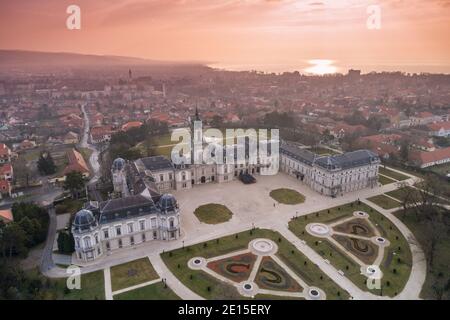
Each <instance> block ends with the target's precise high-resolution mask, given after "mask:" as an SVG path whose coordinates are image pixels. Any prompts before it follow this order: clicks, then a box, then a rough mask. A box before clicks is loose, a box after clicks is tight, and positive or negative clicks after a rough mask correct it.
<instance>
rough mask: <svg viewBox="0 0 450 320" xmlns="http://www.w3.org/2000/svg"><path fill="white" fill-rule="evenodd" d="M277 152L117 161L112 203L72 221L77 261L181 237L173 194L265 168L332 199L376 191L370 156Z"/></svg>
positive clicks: (94, 206) (93, 205)
mask: <svg viewBox="0 0 450 320" xmlns="http://www.w3.org/2000/svg"><path fill="white" fill-rule="evenodd" d="M196 118H198V113H196ZM279 147H280V149H279V153H272V152H271V150H270V149H271V144H268V145H267V148H266V149H267V155H265V156H264V157H263V158H260V157H257V159H256V161H249V160H248V159H249V157H248V154H247V155H246V157H245V161H242V163H239V164H227V163H226V162H225V163H224V164H181V165H176V164H174V163H173V162H172V161H171V160H169V159H168V158H166V157H163V156H154V157H147V158H141V159H138V160H136V161H132V162H131V161H126V160H124V159H120V158H119V159H116V160H114V162H113V164H112V167H111V176H112V181H113V185H114V192H113V194H112V196H111V199H110V200H107V201H104V202H100V203H98V202H93V201H91V202H89V203H87V204H86V205H85V208H84V209H83V210H81V211H79V212H78V213H77V214H76V216H75V219H74V221H73V224H72V234H73V236H74V239H75V251H76V256H77V258H78V259H79V260H81V261H89V260H93V259H96V258H98V257H100V256H102V255H104V254H108V253H109V252H111V251H113V250H116V249H120V248H124V247H132V246H135V245H138V244H141V243H144V242H147V241H152V240H165V241H168V240H173V239H177V238H178V237H180V235H181V229H180V212H179V207H178V203H177V201H176V199H175V197H174V196H173V195H171V194H170V192H171V191H173V190H187V189H191V188H192V187H195V185H200V184H212V183H225V182H228V181H232V180H236V179H241V180H242V181H243V182H244V183H246V182H248V181H253V182H254V181H255V179H254V177H253V175H259V174H261V170H262V169H263V168H276V169H277V170H276V172H278V170H280V171H281V172H284V173H286V174H288V175H290V176H292V177H295V178H296V179H298V181H299V183H302V184H305V185H307V186H308V187H310V188H311V189H313V190H315V191H316V192H318V193H320V194H322V195H325V196H330V197H338V196H342V195H344V194H345V193H348V192H353V191H357V190H361V189H365V188H374V187H376V186H378V168H379V165H380V159H379V157H378V156H377V155H376V154H374V153H372V152H371V151H368V150H358V151H354V152H348V153H344V154H340V155H334V156H318V155H316V154H314V153H313V152H311V151H309V150H307V149H303V148H301V147H298V146H297V145H294V144H290V143H285V142H282V143H281V144H280V145H279ZM222 148H223V151H224V155H225V154H226V152H227V151H229V150H230V148H239V147H238V146H225V147H222ZM245 148H246V149H248V146H247V145H246V146H245ZM234 151H236V149H235V150H234ZM246 152H247V150H246ZM234 154H236V153H234Z"/></svg>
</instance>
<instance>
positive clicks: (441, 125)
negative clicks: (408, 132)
mask: <svg viewBox="0 0 450 320" xmlns="http://www.w3.org/2000/svg"><path fill="white" fill-rule="evenodd" d="M428 128H429V129H430V130H431V131H439V130H441V129H444V130H450V121H447V122H438V123H432V124H429V125H428Z"/></svg>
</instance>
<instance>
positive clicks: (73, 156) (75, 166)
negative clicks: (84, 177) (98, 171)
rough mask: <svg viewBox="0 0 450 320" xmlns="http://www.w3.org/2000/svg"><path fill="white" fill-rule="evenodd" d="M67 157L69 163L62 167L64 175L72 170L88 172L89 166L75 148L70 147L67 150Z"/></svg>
mask: <svg viewBox="0 0 450 320" xmlns="http://www.w3.org/2000/svg"><path fill="white" fill-rule="evenodd" d="M67 158H68V160H69V165H68V166H67V167H66V168H65V169H64V175H67V174H68V173H70V172H72V171H78V172H80V173H89V167H88V165H87V164H86V161H84V158H83V156H82V155H81V153H79V152H78V151H77V150H75V149H71V150H70V151H69V152H67Z"/></svg>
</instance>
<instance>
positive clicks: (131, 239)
mask: <svg viewBox="0 0 450 320" xmlns="http://www.w3.org/2000/svg"><path fill="white" fill-rule="evenodd" d="M130 244H131V245H134V237H130Z"/></svg>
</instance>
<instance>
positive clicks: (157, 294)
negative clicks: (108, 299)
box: [114, 282, 180, 300]
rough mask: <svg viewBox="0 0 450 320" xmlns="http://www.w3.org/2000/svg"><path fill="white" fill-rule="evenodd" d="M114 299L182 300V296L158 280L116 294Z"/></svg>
mask: <svg viewBox="0 0 450 320" xmlns="http://www.w3.org/2000/svg"><path fill="white" fill-rule="evenodd" d="M114 300H180V298H179V297H178V296H177V295H176V294H175V293H174V292H173V291H172V290H171V289H170V288H169V287H164V284H163V283H162V282H158V283H155V284H151V285H149V286H145V287H142V288H138V289H134V290H131V291H127V292H124V293H121V294H118V295H114Z"/></svg>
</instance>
